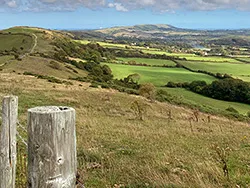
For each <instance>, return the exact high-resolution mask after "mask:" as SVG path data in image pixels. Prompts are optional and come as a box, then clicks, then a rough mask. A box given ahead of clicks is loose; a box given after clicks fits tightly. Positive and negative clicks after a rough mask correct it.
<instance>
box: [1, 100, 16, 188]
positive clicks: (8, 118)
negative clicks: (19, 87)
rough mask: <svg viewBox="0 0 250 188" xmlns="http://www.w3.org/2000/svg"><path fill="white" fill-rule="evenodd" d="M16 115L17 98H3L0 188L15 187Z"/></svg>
mask: <svg viewBox="0 0 250 188" xmlns="http://www.w3.org/2000/svg"><path fill="white" fill-rule="evenodd" d="M17 114H18V97H16V96H7V97H4V98H3V102H2V126H1V132H0V188H14V187H15V180H16V124H17Z"/></svg>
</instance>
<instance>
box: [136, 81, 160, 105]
mask: <svg viewBox="0 0 250 188" xmlns="http://www.w3.org/2000/svg"><path fill="white" fill-rule="evenodd" d="M155 94H156V89H155V86H154V85H153V84H152V83H146V84H142V85H141V86H140V88H139V95H141V96H143V97H146V98H147V99H149V100H151V101H153V100H154V99H155Z"/></svg>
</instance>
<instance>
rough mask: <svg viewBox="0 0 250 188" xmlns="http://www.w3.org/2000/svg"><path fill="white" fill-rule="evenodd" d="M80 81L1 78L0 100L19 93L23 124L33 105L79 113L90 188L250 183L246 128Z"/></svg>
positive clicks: (83, 159)
mask: <svg viewBox="0 0 250 188" xmlns="http://www.w3.org/2000/svg"><path fill="white" fill-rule="evenodd" d="M34 83H35V84H34ZM81 84H82V86H79V83H78V82H74V85H73V86H66V85H59V84H53V83H48V82H46V81H44V80H39V79H36V78H33V77H30V76H28V77H27V76H26V77H24V76H22V75H17V74H13V73H12V74H9V73H8V74H0V88H1V89H0V99H2V97H3V96H4V95H8V94H15V95H18V96H19V119H20V122H21V123H22V124H23V125H25V124H26V122H27V119H26V116H27V109H29V108H32V107H35V106H44V105H63V106H71V107H74V108H75V109H76V113H77V145H78V160H79V161H81V163H80V165H79V172H80V174H81V178H80V179H81V181H82V182H84V184H85V186H86V187H89V188H96V187H131V188H137V187H150V188H153V187H202V188H207V187H218V188H222V187H237V186H240V187H249V186H250V175H249V153H250V147H249V144H250V137H249V135H250V129H249V125H247V124H245V123H240V122H236V121H232V120H228V119H225V118H221V117H217V116H210V119H211V122H210V123H208V115H207V114H202V113H200V114H199V115H198V119H199V122H194V121H193V120H191V119H192V118H194V115H193V111H192V110H189V109H185V108H181V107H177V106H173V105H170V104H168V103H158V102H155V103H151V102H148V101H147V100H145V99H143V98H141V97H136V96H131V95H127V94H123V93H117V92H115V91H113V90H102V89H94V88H89V87H88V84H84V83H81ZM134 101H138V102H139V103H141V104H143V106H144V108H145V111H146V112H145V113H144V114H143V115H144V121H139V120H137V119H136V116H135V115H134V114H135V112H134V111H133V110H132V109H131V104H132V103H133V102H134ZM169 112H171V114H172V115H171V116H172V117H171V118H168V117H169ZM190 121H191V124H190ZM221 160H225V161H226V164H227V170H228V175H229V178H227V177H226V176H224V173H223V167H224V166H223V163H221Z"/></svg>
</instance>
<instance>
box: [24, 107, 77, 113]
mask: <svg viewBox="0 0 250 188" xmlns="http://www.w3.org/2000/svg"><path fill="white" fill-rule="evenodd" d="M70 111H73V112H74V111H75V109H74V108H71V107H67V106H39V107H35V108H31V109H28V112H29V113H36V114H51V113H60V112H70Z"/></svg>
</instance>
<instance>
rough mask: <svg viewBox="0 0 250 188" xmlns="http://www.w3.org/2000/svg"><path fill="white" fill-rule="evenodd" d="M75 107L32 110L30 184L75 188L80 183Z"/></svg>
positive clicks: (30, 117) (30, 116)
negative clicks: (77, 174) (77, 172)
mask: <svg viewBox="0 0 250 188" xmlns="http://www.w3.org/2000/svg"><path fill="white" fill-rule="evenodd" d="M76 171H77V159H76V132H75V110H74V109H73V108H69V107H55V106H49V107H36V108H32V109H29V110H28V187H31V188H46V187H53V188H73V187H75V184H76Z"/></svg>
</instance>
